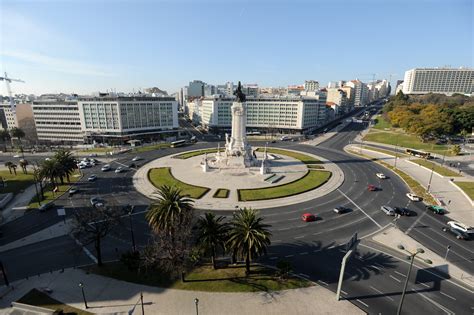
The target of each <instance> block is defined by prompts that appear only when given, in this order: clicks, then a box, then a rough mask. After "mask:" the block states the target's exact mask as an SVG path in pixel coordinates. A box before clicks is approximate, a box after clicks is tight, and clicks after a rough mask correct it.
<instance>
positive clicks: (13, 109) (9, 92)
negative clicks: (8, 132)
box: [0, 72, 25, 123]
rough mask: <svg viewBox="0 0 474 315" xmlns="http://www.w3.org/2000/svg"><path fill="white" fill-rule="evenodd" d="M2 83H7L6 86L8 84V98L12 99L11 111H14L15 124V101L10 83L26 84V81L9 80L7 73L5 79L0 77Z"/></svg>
mask: <svg viewBox="0 0 474 315" xmlns="http://www.w3.org/2000/svg"><path fill="white" fill-rule="evenodd" d="M0 81H5V84H6V86H7V92H8V97H9V99H10V109H11V111H12V114H13V117H15V123H16V108H15V100H14V99H13V95H12V89H11V88H10V83H11V82H21V83H25V81H23V80H20V79H12V78H9V77H8V75H7V73H6V72H5V76H4V77H0Z"/></svg>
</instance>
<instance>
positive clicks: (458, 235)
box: [443, 227, 473, 240]
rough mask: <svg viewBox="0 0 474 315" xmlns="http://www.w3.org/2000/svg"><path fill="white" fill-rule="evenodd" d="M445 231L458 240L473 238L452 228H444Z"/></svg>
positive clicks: (471, 235) (469, 234)
mask: <svg viewBox="0 0 474 315" xmlns="http://www.w3.org/2000/svg"><path fill="white" fill-rule="evenodd" d="M443 231H444V232H447V233H449V234H452V235H454V236H455V237H456V238H457V239H458V240H470V239H472V238H473V234H471V233H466V232H463V231H460V230H458V229H455V228H452V227H444V228H443Z"/></svg>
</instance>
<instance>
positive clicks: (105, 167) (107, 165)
mask: <svg viewBox="0 0 474 315" xmlns="http://www.w3.org/2000/svg"><path fill="white" fill-rule="evenodd" d="M100 170H101V171H102V172H107V171H110V165H109V164H105V165H104V166H102V168H101V169H100Z"/></svg>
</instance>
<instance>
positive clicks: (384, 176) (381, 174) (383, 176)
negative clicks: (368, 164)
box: [375, 173, 388, 179]
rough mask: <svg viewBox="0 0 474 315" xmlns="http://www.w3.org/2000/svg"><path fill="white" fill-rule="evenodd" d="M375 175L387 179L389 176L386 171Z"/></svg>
mask: <svg viewBox="0 0 474 315" xmlns="http://www.w3.org/2000/svg"><path fill="white" fill-rule="evenodd" d="M375 176H377V177H378V178H380V179H387V178H388V177H387V176H386V175H385V174H384V173H377V174H375Z"/></svg>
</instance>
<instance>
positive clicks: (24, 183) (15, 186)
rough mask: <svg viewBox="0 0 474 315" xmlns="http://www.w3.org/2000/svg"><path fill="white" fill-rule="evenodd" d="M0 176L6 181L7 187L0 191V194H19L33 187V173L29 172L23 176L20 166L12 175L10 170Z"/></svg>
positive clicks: (3, 171)
mask: <svg viewBox="0 0 474 315" xmlns="http://www.w3.org/2000/svg"><path fill="white" fill-rule="evenodd" d="M0 176H1V177H2V179H3V180H4V181H5V185H6V187H4V188H2V189H0V193H2V194H6V193H13V194H18V193H20V192H22V191H23V190H25V189H26V188H28V187H29V186H31V185H33V173H32V171H30V170H28V174H23V171H22V170H21V167H19V166H18V168H17V169H16V175H15V173H13V174H10V172H9V171H8V170H2V171H0Z"/></svg>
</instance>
